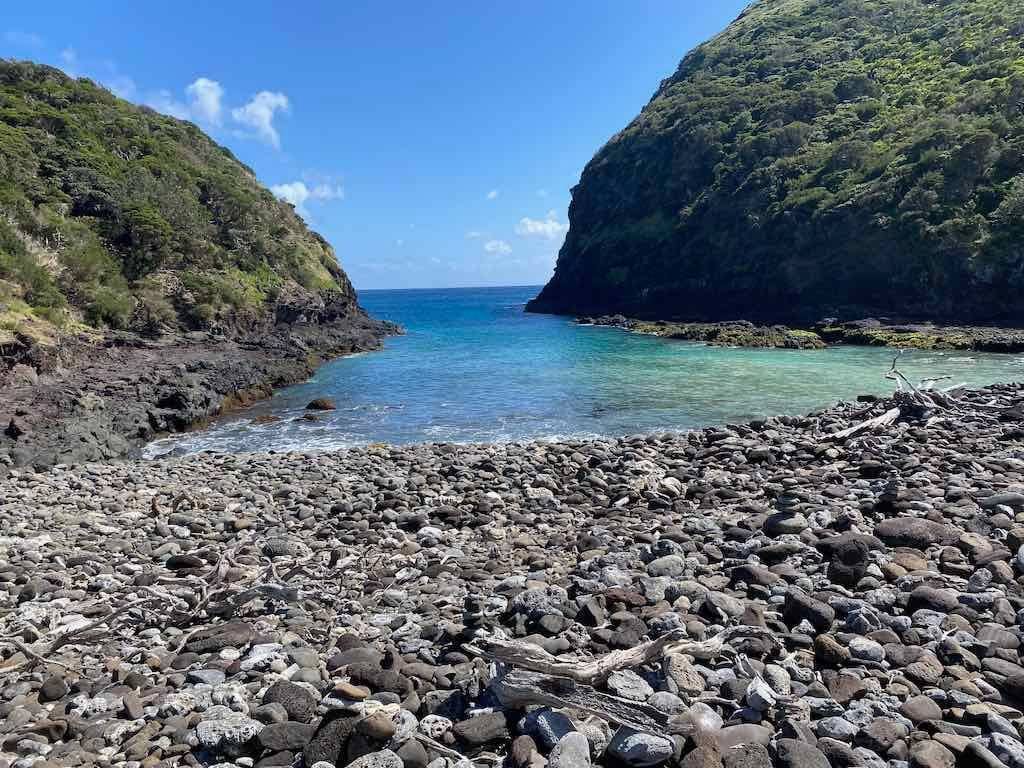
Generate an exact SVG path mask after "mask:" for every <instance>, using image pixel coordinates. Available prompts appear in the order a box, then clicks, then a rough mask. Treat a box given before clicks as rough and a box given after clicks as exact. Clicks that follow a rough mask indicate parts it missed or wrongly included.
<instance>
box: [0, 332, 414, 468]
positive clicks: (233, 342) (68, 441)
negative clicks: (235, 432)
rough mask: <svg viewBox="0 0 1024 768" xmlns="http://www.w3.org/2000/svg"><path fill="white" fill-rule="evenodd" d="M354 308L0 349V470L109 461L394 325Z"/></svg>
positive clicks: (373, 344) (294, 379)
mask: <svg viewBox="0 0 1024 768" xmlns="http://www.w3.org/2000/svg"><path fill="white" fill-rule="evenodd" d="M401 332H402V331H401V329H400V328H399V327H398V326H397V325H395V324H393V323H390V322H386V321H379V320H375V319H373V318H370V317H369V316H367V315H365V314H362V313H355V314H353V315H350V316H345V317H341V318H339V319H336V320H335V321H333V322H328V323H315V322H304V323H294V324H290V325H280V326H276V327H273V328H270V329H268V330H264V331H261V332H256V333H253V334H250V335H249V336H247V337H244V338H222V337H216V336H213V335H211V334H209V333H205V332H197V333H188V334H168V335H164V336H162V337H160V338H158V339H144V338H141V337H139V336H137V335H134V334H117V333H112V334H107V335H104V336H101V337H98V338H97V337H69V338H66V339H63V340H61V341H60V342H59V343H57V344H54V345H49V346H46V347H41V346H39V345H29V346H27V348H25V349H23V350H19V353H18V356H17V357H14V356H8V358H7V360H6V361H5V362H6V363H7V366H6V367H7V368H8V373H7V377H6V381H5V383H4V385H3V386H2V387H0V427H2V429H3V431H2V433H0V473H2V472H6V471H8V470H9V469H10V468H11V467H20V466H30V467H35V468H37V469H42V468H47V467H50V466H53V465H55V464H77V463H82V462H96V461H115V460H121V459H126V458H129V457H133V456H137V455H138V452H139V450H140V449H141V447H142V446H143V445H144V444H145V443H147V442H149V441H151V440H153V439H155V438H157V437H159V436H161V435H163V434H168V433H175V432H184V431H187V430H190V429H193V428H196V427H197V426H201V425H203V424H204V423H205V422H206V421H208V420H209V419H211V418H214V417H216V416H218V415H221V414H223V413H227V412H229V411H231V410H234V409H236V408H240V407H244V406H246V405H250V404H252V403H253V402H256V401H257V400H261V399H264V398H267V397H269V396H271V395H272V394H273V392H274V391H275V390H277V389H280V388H282V387H285V386H289V385H291V384H296V383H299V382H301V381H304V380H306V379H308V378H309V377H310V376H311V375H312V374H313V372H314V371H315V370H316V369H317V368H318V367H319V366H320V365H321V364H322V363H324V362H326V361H328V360H330V359H333V358H337V357H341V356H344V355H347V354H352V353H355V352H367V351H374V350H377V349H380V348H381V346H382V343H383V339H384V338H385V337H387V336H390V335H396V334H399V333H401Z"/></svg>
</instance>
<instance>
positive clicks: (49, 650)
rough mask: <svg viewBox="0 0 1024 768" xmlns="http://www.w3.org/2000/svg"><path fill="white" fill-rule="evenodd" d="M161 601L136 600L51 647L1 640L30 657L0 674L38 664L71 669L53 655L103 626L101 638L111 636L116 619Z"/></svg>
mask: <svg viewBox="0 0 1024 768" xmlns="http://www.w3.org/2000/svg"><path fill="white" fill-rule="evenodd" d="M160 599H161V598H160V597H145V598H142V599H141V600H135V601H133V602H130V603H125V604H124V605H122V606H120V607H119V608H117V609H115V610H113V611H111V612H110V613H108V614H105V615H104V616H102V617H101V618H99V619H96V620H95V621H92V622H90V623H88V624H85V625H83V626H81V627H77V628H75V629H72V630H69V631H67V632H62V633H60V634H58V635H57V636H56V637H55V638H54V639H53V640H52V641H51V642H50V643H49V645H47V646H46V647H44V648H39V647H35V648H31V647H29V646H27V645H25V644H24V643H23V642H21V641H20V640H18V639H17V638H12V637H4V638H0V644H6V645H9V646H11V647H13V648H15V649H17V650H19V651H21V652H22V653H23V654H24V655H25V656H27V657H28V659H27V660H26V661H24V662H20V663H17V662H16V663H15V664H8V665H5V666H4V667H0V672H10V671H11V670H13V669H18V668H19V667H22V666H25V665H29V666H35V665H36V664H56V665H57V666H60V667H65V668H71V667H70V666H69V665H68V664H63V663H61V662H59V661H55V660H54V659H53V655H54V654H55V653H56V652H57V651H59V650H60V649H61V648H63V647H64V646H65V645H72V644H74V642H75V639H76V638H80V637H81V636H82V635H85V634H86V633H87V632H92V631H93V630H94V629H98V628H99V627H101V626H103V625H107V629H106V630H104V631H103V632H102V635H101V636H104V635H109V634H110V633H111V632H112V631H113V628H114V621H115V620H116V619H118V618H119V617H120V616H122V615H124V614H125V613H128V611H131V610H133V609H135V608H141V607H142V606H143V605H148V604H150V603H154V602H157V601H159V600H160ZM90 639H91V640H95V639H96V638H95V637H92V638H90Z"/></svg>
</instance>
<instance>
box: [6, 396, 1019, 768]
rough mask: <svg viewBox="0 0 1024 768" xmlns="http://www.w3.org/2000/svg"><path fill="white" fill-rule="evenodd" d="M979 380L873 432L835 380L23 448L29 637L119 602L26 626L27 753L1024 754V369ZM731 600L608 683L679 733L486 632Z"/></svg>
mask: <svg viewBox="0 0 1024 768" xmlns="http://www.w3.org/2000/svg"><path fill="white" fill-rule="evenodd" d="M963 397H964V398H966V402H967V403H968V404H967V405H965V406H964V407H963V408H962V409H960V410H959V411H957V412H955V413H950V414H948V415H947V416H945V417H944V418H943V419H938V420H920V419H917V418H916V417H914V415H913V414H912V413H908V415H906V416H905V417H904V418H901V420H899V421H898V422H897V423H896V424H894V425H892V426H890V427H887V428H885V429H883V430H879V431H878V432H877V433H875V434H871V435H867V436H864V437H861V438H852V439H848V440H845V441H834V440H829V439H828V435H829V434H830V433H832V432H835V431H836V430H837V429H842V428H844V427H846V426H849V425H850V423H851V420H852V419H853V418H860V417H859V416H857V417H855V416H854V414H855V413H856V410H855V408H856V407H854V406H850V407H848V406H842V405H840V406H837V407H835V408H831V409H827V410H824V411H820V412H818V413H816V414H813V415H810V416H805V417H774V418H770V419H763V420H758V421H757V422H753V423H751V424H737V425H730V426H727V427H713V428H709V429H705V430H700V431H696V432H691V433H685V434H666V435H644V436H634V437H627V438H621V439H604V440H566V441H563V442H552V443H521V444H506V445H484V446H463V445H422V446H421V445H415V446H403V447H390V446H363V447H356V448H352V449H349V450H346V451H341V452H337V453H330V454H313V453H295V454H279V455H269V454H268V455H261V454H253V455H249V456H222V455H216V454H206V455H200V456H192V457H184V458H165V459H160V460H156V461H151V462H126V463H123V464H110V465H87V466H69V467H62V466H58V467H55V468H53V469H51V470H49V471H47V472H45V473H36V472H33V471H31V470H28V469H15V470H12V471H10V472H9V474H8V475H7V476H6V477H5V478H3V479H2V480H0V531H2V535H0V600H3V604H4V612H3V613H0V625H2V626H0V633H2V635H3V636H5V637H16V638H19V642H23V643H24V644H25V645H26V646H27V647H30V648H37V649H45V648H46V647H47V646H48V645H49V644H50V643H52V640H53V638H54V637H55V636H56V634H55V633H58V632H61V631H73V629H74V628H77V627H84V626H87V625H88V624H89V623H90V622H94V621H96V620H97V619H100V618H102V617H103V616H105V615H108V614H110V611H111V610H118V609H121V612H120V613H117V614H116V615H115V614H111V618H110V619H109V620H108V621H107V623H106V625H105V626H104V627H103V634H102V635H97V636H96V637H90V636H83V637H81V638H76V642H71V643H67V644H64V645H62V646H60V647H59V648H58V649H57V650H56V651H55V652H54V653H53V655H52V658H50V659H48V661H51V662H53V663H51V664H49V666H47V665H45V664H42V663H37V662H35V661H34V660H32V659H30V658H21V657H20V656H19V652H18V651H17V649H16V648H10V649H6V650H5V654H6V656H5V664H6V665H7V666H6V671H5V672H3V673H0V734H2V739H0V749H2V750H3V756H2V757H0V763H3V761H6V763H5V765H6V766H10V767H11V768H14V766H18V768H21V767H22V766H24V768H50V766H51V765H53V766H56V765H69V766H79V765H80V766H82V767H83V768H85V766H90V765H96V766H98V765H111V766H115V768H155V767H156V766H158V765H159V766H160V768H177V766H181V767H182V768H185V767H186V766H194V765H197V764H202V765H211V766H213V765H216V766H231V768H272V767H273V766H278V765H290V764H293V763H294V762H295V761H296V760H304V761H305V765H306V766H307V767H310V766H316V765H321V766H331V768H339V766H349V765H356V766H359V767H360V768H377V767H378V766H380V767H383V768H427V766H428V765H430V766H433V768H455V766H457V765H458V764H459V763H458V758H457V757H456V755H457V754H462V755H465V756H466V757H467V758H468V759H470V760H474V761H476V762H477V764H493V763H495V762H497V761H509V765H510V768H544V766H545V765H548V766H552V768H589V766H591V765H600V766H608V767H609V768H612V767H613V766H616V767H618V768H621V766H635V768H646V767H647V766H656V765H665V766H671V765H676V764H678V765H680V766H687V767H690V766H712V768H719V766H721V768H760V767H763V766H801V767H803V766H809V767H811V768H817V767H818V766H821V768H824V767H825V766H827V765H836V766H878V768H882V767H886V768H917V767H918V766H921V767H922V768H923V767H925V766H927V767H928V768H933V767H934V768H949V767H950V766H953V765H960V764H963V765H978V766H992V768H996V766H998V765H1006V766H1012V768H1018V767H1019V768H1024V743H1022V741H1021V739H1020V734H1021V732H1022V730H1024V714H1022V712H1021V709H1020V707H1021V705H1022V704H1024V658H1022V657H1021V652H1020V649H1021V647H1022V646H1021V637H1022V632H1024V610H1022V608H1024V556H1022V557H1018V552H1020V551H1021V550H1022V548H1024V503H1022V502H1021V498H1022V497H1024V441H1022V435H1024V433H1022V432H1009V433H1008V431H1007V424H1012V423H1015V422H1013V420H1012V418H1011V416H1010V415H1008V413H1009V411H1008V413H1003V412H1000V411H995V410H992V409H991V408H989V407H988V406H989V405H990V404H992V403H995V404H997V405H1007V406H1013V407H1015V408H1019V407H1020V405H1021V403H1024V390H1021V388H1020V387H1017V386H1014V385H1004V386H999V387H993V388H991V389H989V390H987V391H985V392H981V393H967V394H966V395H964V396H963ZM971 402H977V403H981V404H983V405H984V406H985V407H977V408H974V407H972V406H971V405H970V403H971ZM861 407H862V406H861ZM875 407H877V408H878V409H879V412H884V409H886V408H888V407H891V403H887V402H884V401H883V402H880V403H878V404H877V406H875ZM1013 412H1014V413H1016V412H1017V411H1013ZM1013 418H1017V417H1013ZM1004 419H1010V421H1004ZM1008 434H1010V435H1011V436H1009V437H1008V436H1007V435H1008ZM239 521H244V524H242V525H239V524H238V522H239ZM203 579H209V582H207V583H209V584H211V586H210V588H209V590H208V592H207V593H206V594H207V598H208V599H207V600H206V602H204V603H201V602H200V599H201V595H199V594H198V593H197V592H196V591H195V588H194V587H193V586H192V585H194V584H198V583H200V582H199V581H197V580H203ZM140 600H149V601H151V602H146V603H144V604H140V605H139V606H138V607H132V606H131V605H130V603H133V602H137V601H140ZM736 626H753V627H761V628H764V629H765V630H767V632H766V633H765V635H764V636H756V637H749V638H738V639H734V640H731V641H730V645H731V652H730V653H727V654H714V653H711V654H705V653H696V654H691V655H686V654H684V653H679V652H675V651H673V652H670V653H669V655H668V656H667V657H666V658H665V659H664V660H663V661H662V660H661V659H658V660H655V661H654V662H652V663H649V664H641V665H635V666H631V667H629V668H624V669H619V670H614V671H613V672H612V674H610V675H608V676H607V678H606V679H603V680H599V681H597V682H596V685H595V686H594V687H595V691H594V693H593V694H592V695H594V696H613V697H615V699H616V700H617V701H619V702H620V704H621V702H627V703H628V707H629V708H630V709H629V711H630V712H633V713H645V714H646V716H650V717H653V718H660V719H661V721H662V722H664V723H666V725H665V727H664V728H663V729H659V732H658V733H653V732H651V733H647V732H644V731H643V730H635V729H632V728H629V727H625V726H623V727H617V728H616V727H615V726H614V725H610V724H609V723H608V722H606V721H604V720H602V719H601V718H600V717H597V716H587V715H584V714H581V713H580V712H579V711H576V710H573V709H572V708H564V709H563V708H560V707H557V706H538V707H533V708H531V709H530V710H529V711H524V710H523V709H521V708H516V709H505V708H504V707H503V706H502V704H501V701H500V700H499V699H498V698H497V697H496V695H495V691H496V688H495V686H494V680H493V678H492V675H493V673H494V670H493V668H492V667H491V666H490V665H489V664H487V663H486V662H484V661H482V660H480V659H476V658H474V657H473V655H472V654H471V653H468V652H467V648H472V647H473V646H474V645H478V644H479V642H480V639H481V638H485V637H491V638H503V639H506V640H509V639H515V640H520V641H529V642H531V643H534V644H535V645H537V646H538V647H539V648H541V649H543V652H546V653H549V654H554V655H556V656H562V657H572V656H573V655H579V656H581V657H582V658H586V659H592V658H595V657H599V656H603V655H605V654H608V653H611V652H614V651H620V650H627V649H631V648H634V647H636V646H637V645H639V644H640V643H643V642H645V641H647V640H651V639H656V638H658V637H663V636H664V635H665V634H666V633H672V639H673V640H674V641H676V642H679V641H683V642H694V641H697V640H707V639H709V638H712V637H714V636H715V634H716V633H718V632H719V631H720V630H721V629H723V628H726V627H730V628H731V627H736ZM671 648H672V646H670V649H671ZM11 662H14V665H13V666H12V665H11ZM78 670H81V671H80V672H79V671H78ZM552 685H554V686H555V688H554V689H553V690H556V691H561V692H562V693H563V694H565V695H568V694H567V693H566V692H570V693H571V691H573V690H574V689H573V687H572V685H573V684H571V683H569V682H568V681H562V682H558V683H553V684H552ZM577 687H578V684H577ZM696 698H704V699H706V700H707V701H708V702H710V703H709V704H704V703H700V704H691V703H690V702H692V701H693V700H694V699H696ZM725 700H732V701H735V702H737V704H738V706H732V705H728V704H726V703H724V701H725ZM624 706H625V705H624ZM637 716H639V714H638V715H637ZM674 727H677V728H679V729H680V732H681V733H682V732H685V733H687V734H689V737H688V738H683V737H682V736H679V737H677V738H674V739H669V738H665V737H664V735H665V734H667V733H669V732H671V731H672V729H673V728H674ZM437 745H441V746H440V747H438V746H437ZM72 756H74V757H72ZM76 761H77V762H76ZM467 768H468V766H467Z"/></svg>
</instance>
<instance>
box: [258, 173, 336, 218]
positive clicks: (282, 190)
mask: <svg viewBox="0 0 1024 768" xmlns="http://www.w3.org/2000/svg"><path fill="white" fill-rule="evenodd" d="M270 191H271V192H273V193H274V195H275V197H278V198H279V199H281V200H284V201H285V202H286V203H291V204H292V205H294V206H295V211H296V213H298V214H299V215H300V216H302V217H303V218H309V209H307V208H306V202H307V201H310V200H315V201H327V200H343V199H344V198H345V190H344V189H343V188H342V186H341V185H340V184H333V185H332V184H317V185H316V186H314V187H313V188H310V187H307V186H306V183H305V182H304V181H290V182H287V183H285V184H274V185H273V186H272V187H271V188H270Z"/></svg>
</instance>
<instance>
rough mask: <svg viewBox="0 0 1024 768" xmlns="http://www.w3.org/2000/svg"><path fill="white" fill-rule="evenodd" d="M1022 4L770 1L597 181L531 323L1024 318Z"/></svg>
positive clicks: (691, 76)
mask: <svg viewBox="0 0 1024 768" xmlns="http://www.w3.org/2000/svg"><path fill="white" fill-rule="evenodd" d="M1022 41H1024V0H941V1H940V0H896V1H893V0H828V1H826V0H761V2H756V3H754V4H753V5H751V6H750V7H749V8H748V9H747V10H746V11H745V12H744V13H743V14H742V15H741V17H740V18H739V19H737V20H736V21H735V22H734V23H733V24H732V25H730V26H729V27H728V28H727V29H726V30H725V31H724V32H722V33H721V34H720V35H719V36H718V37H716V38H714V39H713V40H711V41H710V42H707V43H705V44H703V45H701V46H699V47H698V48H696V49H695V50H694V51H692V52H691V53H689V54H688V55H687V56H686V57H685V58H684V59H683V61H682V63H681V64H680V66H679V68H678V70H677V71H676V73H675V74H674V75H672V76H671V77H669V78H668V79H667V80H665V81H664V82H663V83H662V84H661V86H660V88H659V89H658V91H657V93H656V94H655V96H654V98H653V99H652V100H651V101H650V103H649V104H648V105H647V106H646V107H645V108H644V109H643V111H642V112H641V114H640V115H639V116H638V117H637V118H636V119H635V120H634V121H633V122H632V123H631V124H630V125H629V126H628V127H627V128H626V129H625V130H623V131H622V132H621V133H619V134H618V135H616V136H615V137H613V138H612V139H611V140H610V141H609V142H608V144H607V145H606V146H605V147H604V148H603V149H601V150H600V152H598V154H597V155H596V157H594V159H593V160H592V161H591V162H590V163H589V164H588V165H587V167H586V169H585V170H584V172H583V175H582V178H581V180H580V183H579V185H578V186H577V187H576V188H575V189H574V190H573V198H572V203H571V205H570V209H569V219H570V230H569V233H568V235H567V238H566V241H565V244H564V246H563V248H562V250H561V252H560V254H559V258H558V264H557V268H556V270H555V274H554V277H553V278H552V279H551V281H550V282H549V283H548V285H547V286H546V287H545V288H544V290H543V292H542V293H541V295H540V296H539V297H538V298H537V299H536V300H534V301H533V302H532V303H531V304H530V306H529V308H530V309H531V310H534V311H542V312H557V313H576V314H599V313H611V312H619V313H623V314H626V315H631V316H635V317H647V318H678V319H688V320H697V319H699V320H720V319H730V318H739V317H742V318H748V319H753V320H762V321H772V322H776V321H777V322H812V321H815V320H817V319H819V318H821V317H822V316H826V315H835V316H840V317H852V316H860V315H865V314H887V315H899V316H903V317H917V318H929V319H934V320H946V321H949V320H960V321H971V322H997V323H1004V324H1016V325H1020V324H1022V323H1024V303H1022V302H1021V295H1022V289H1024V48H1022Z"/></svg>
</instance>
